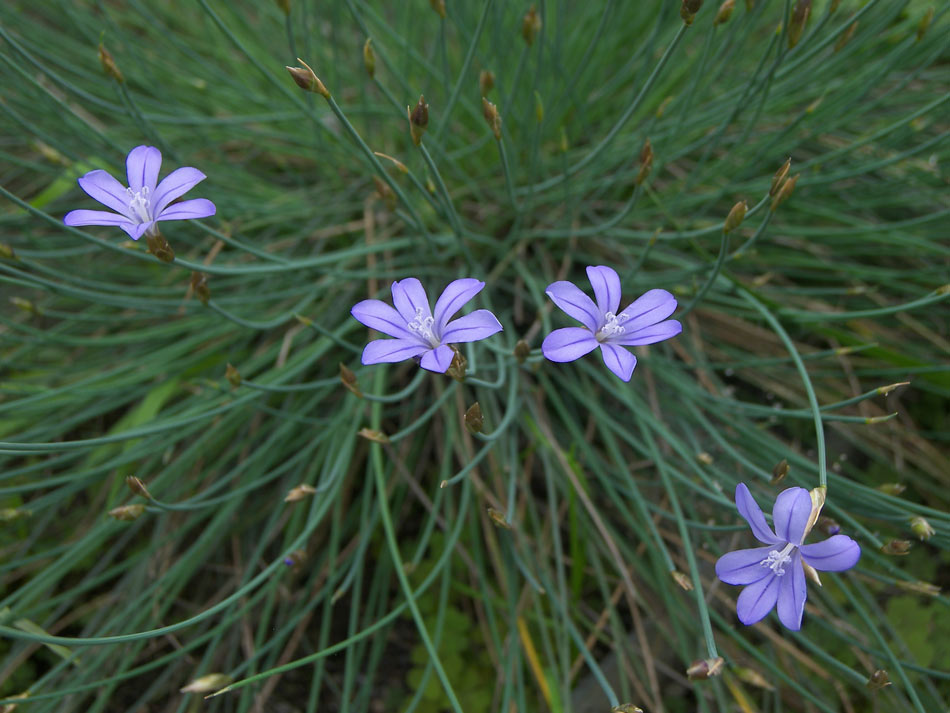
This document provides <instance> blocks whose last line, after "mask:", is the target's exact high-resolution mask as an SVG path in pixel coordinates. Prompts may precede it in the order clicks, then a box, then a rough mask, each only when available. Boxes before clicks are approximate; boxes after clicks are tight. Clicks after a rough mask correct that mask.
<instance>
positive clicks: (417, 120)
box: [406, 94, 429, 146]
mask: <svg viewBox="0 0 950 713" xmlns="http://www.w3.org/2000/svg"><path fill="white" fill-rule="evenodd" d="M406 111H409V110H408V109H407V110H406ZM428 128H429V105H428V104H426V98H425V97H424V96H422V95H421V94H420V95H419V101H418V102H417V103H416V108H415V109H413V110H412V111H410V112H409V135H410V136H412V143H414V144H415V145H416V146H418V145H419V144H421V143H422V135H423V134H424V133H425V132H426V129H428Z"/></svg>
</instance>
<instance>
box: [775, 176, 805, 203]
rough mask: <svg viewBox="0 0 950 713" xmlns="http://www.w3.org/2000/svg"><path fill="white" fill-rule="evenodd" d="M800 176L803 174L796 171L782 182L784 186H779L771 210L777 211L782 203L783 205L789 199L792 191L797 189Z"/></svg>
mask: <svg viewBox="0 0 950 713" xmlns="http://www.w3.org/2000/svg"><path fill="white" fill-rule="evenodd" d="M799 176H801V174H800V173H796V174H795V175H794V176H792V177H791V178H789V179H788V180H787V181H785V183H783V184H782V187H781V188H779V190H778V193H776V194H775V197H774V198H773V199H772V207H771V210H773V211H775V210H776V209H778V207H779V206H780V205H782V203H784V202H785V201H787V200H788V198H789V196H791V195H792V191H794V190H795V184H796V183H798V177H799Z"/></svg>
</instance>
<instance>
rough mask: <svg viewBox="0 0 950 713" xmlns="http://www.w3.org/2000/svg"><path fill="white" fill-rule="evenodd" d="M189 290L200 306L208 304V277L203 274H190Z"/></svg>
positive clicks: (209, 291) (209, 290)
mask: <svg viewBox="0 0 950 713" xmlns="http://www.w3.org/2000/svg"><path fill="white" fill-rule="evenodd" d="M191 290H192V292H194V293H195V297H197V298H198V299H199V300H200V301H201V304H204V305H206V304H208V300H210V299H211V289H210V288H209V287H208V276H207V275H206V274H205V273H203V272H197V271H195V272H192V273H191Z"/></svg>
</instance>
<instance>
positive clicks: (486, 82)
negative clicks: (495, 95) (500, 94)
mask: <svg viewBox="0 0 950 713" xmlns="http://www.w3.org/2000/svg"><path fill="white" fill-rule="evenodd" d="M494 88H495V73H494V72H492V71H491V70H488V69H483V70H482V71H481V72H479V74H478V90H479V91H480V92H481V93H482V96H483V97H485V96H488V92H490V91H491V90H492V89H494Z"/></svg>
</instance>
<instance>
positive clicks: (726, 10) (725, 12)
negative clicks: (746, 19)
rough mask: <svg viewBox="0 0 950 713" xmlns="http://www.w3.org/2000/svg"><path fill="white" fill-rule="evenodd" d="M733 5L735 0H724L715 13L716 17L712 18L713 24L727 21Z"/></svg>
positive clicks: (734, 5) (721, 23)
mask: <svg viewBox="0 0 950 713" xmlns="http://www.w3.org/2000/svg"><path fill="white" fill-rule="evenodd" d="M735 7H736V0H726V1H725V2H724V3H723V4H722V5H720V6H719V12H717V13H716V19H715V20H713V25H724V24H725V23H727V22H729V18H730V17H732V11H733V10H734V9H735Z"/></svg>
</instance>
